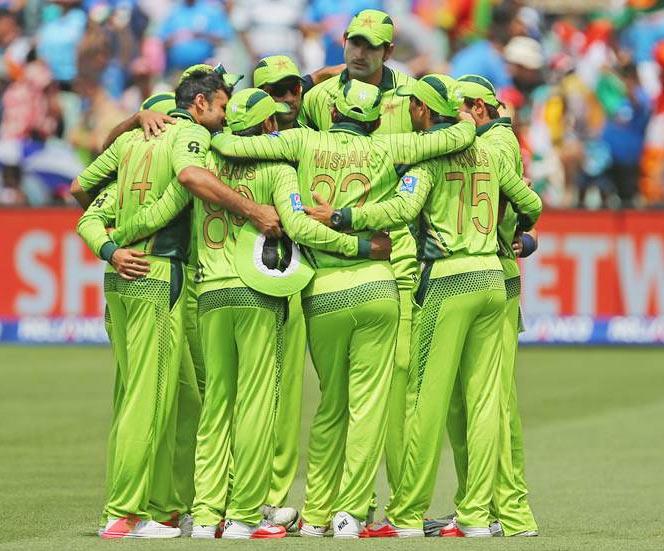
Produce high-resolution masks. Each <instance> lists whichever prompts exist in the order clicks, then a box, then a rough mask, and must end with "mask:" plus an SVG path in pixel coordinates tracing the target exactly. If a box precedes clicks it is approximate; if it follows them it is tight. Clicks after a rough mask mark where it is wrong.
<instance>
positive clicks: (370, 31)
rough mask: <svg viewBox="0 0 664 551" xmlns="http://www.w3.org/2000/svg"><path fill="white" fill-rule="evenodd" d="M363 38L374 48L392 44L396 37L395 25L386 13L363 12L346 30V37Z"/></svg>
mask: <svg viewBox="0 0 664 551" xmlns="http://www.w3.org/2000/svg"><path fill="white" fill-rule="evenodd" d="M354 36H362V37H364V38H366V39H367V40H368V41H369V44H371V45H372V46H380V45H381V44H385V43H387V44H391V43H392V38H393V37H394V23H393V22H392V18H391V17H390V16H389V15H387V14H386V13H385V12H384V11H380V10H362V11H361V12H359V13H357V14H356V15H355V16H354V17H353V19H351V20H350V23H349V24H348V27H347V28H346V37H347V38H353V37H354Z"/></svg>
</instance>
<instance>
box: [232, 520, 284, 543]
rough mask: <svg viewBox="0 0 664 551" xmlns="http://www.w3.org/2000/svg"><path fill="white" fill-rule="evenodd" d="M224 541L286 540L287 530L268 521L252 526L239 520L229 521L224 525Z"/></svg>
mask: <svg viewBox="0 0 664 551" xmlns="http://www.w3.org/2000/svg"><path fill="white" fill-rule="evenodd" d="M221 537H222V539H227V540H228V539H230V540H248V539H252V540H260V539H275V538H285V537H286V529H285V528H284V527H283V526H274V525H273V524H270V523H269V522H267V521H266V520H263V521H261V522H260V524H256V525H251V524H246V523H244V522H241V521H239V520H232V519H228V520H227V521H226V524H225V525H224V533H223V534H222V535H221Z"/></svg>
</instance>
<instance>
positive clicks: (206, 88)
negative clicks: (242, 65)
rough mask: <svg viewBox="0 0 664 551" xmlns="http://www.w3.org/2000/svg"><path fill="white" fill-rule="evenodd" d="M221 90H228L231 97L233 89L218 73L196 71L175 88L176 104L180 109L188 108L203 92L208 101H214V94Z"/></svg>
mask: <svg viewBox="0 0 664 551" xmlns="http://www.w3.org/2000/svg"><path fill="white" fill-rule="evenodd" d="M219 90H223V91H224V92H226V95H227V96H228V97H229V98H230V96H231V91H230V90H229V89H228V86H226V84H225V83H224V81H223V79H222V78H221V76H220V75H219V74H218V73H216V72H212V73H210V72H207V71H194V72H192V73H191V74H189V75H187V77H186V78H185V79H184V80H183V81H182V82H181V83H180V84H178V87H177V88H176V89H175V105H176V106H177V107H178V108H179V109H187V108H188V107H191V105H192V104H193V103H194V98H195V97H196V96H197V95H198V94H203V96H205V99H206V100H207V101H212V96H214V94H215V93H216V92H217V91H219Z"/></svg>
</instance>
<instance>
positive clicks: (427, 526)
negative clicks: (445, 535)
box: [424, 513, 456, 538]
mask: <svg viewBox="0 0 664 551" xmlns="http://www.w3.org/2000/svg"><path fill="white" fill-rule="evenodd" d="M455 517H456V513H450V514H449V515H445V516H444V517H438V518H425V519H424V535H425V536H426V537H427V538H431V537H438V536H439V535H440V531H441V529H443V528H445V527H446V526H447V525H449V524H450V523H451V522H452V521H453V520H454V518H455Z"/></svg>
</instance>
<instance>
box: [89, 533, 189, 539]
mask: <svg viewBox="0 0 664 551" xmlns="http://www.w3.org/2000/svg"><path fill="white" fill-rule="evenodd" d="M101 537H102V538H103V539H105V540H115V539H122V538H127V539H130V540H168V539H175V538H179V537H180V534H178V535H177V536H172V535H170V534H169V535H163V534H162V535H150V536H139V535H137V534H120V533H115V534H102V536H101Z"/></svg>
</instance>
